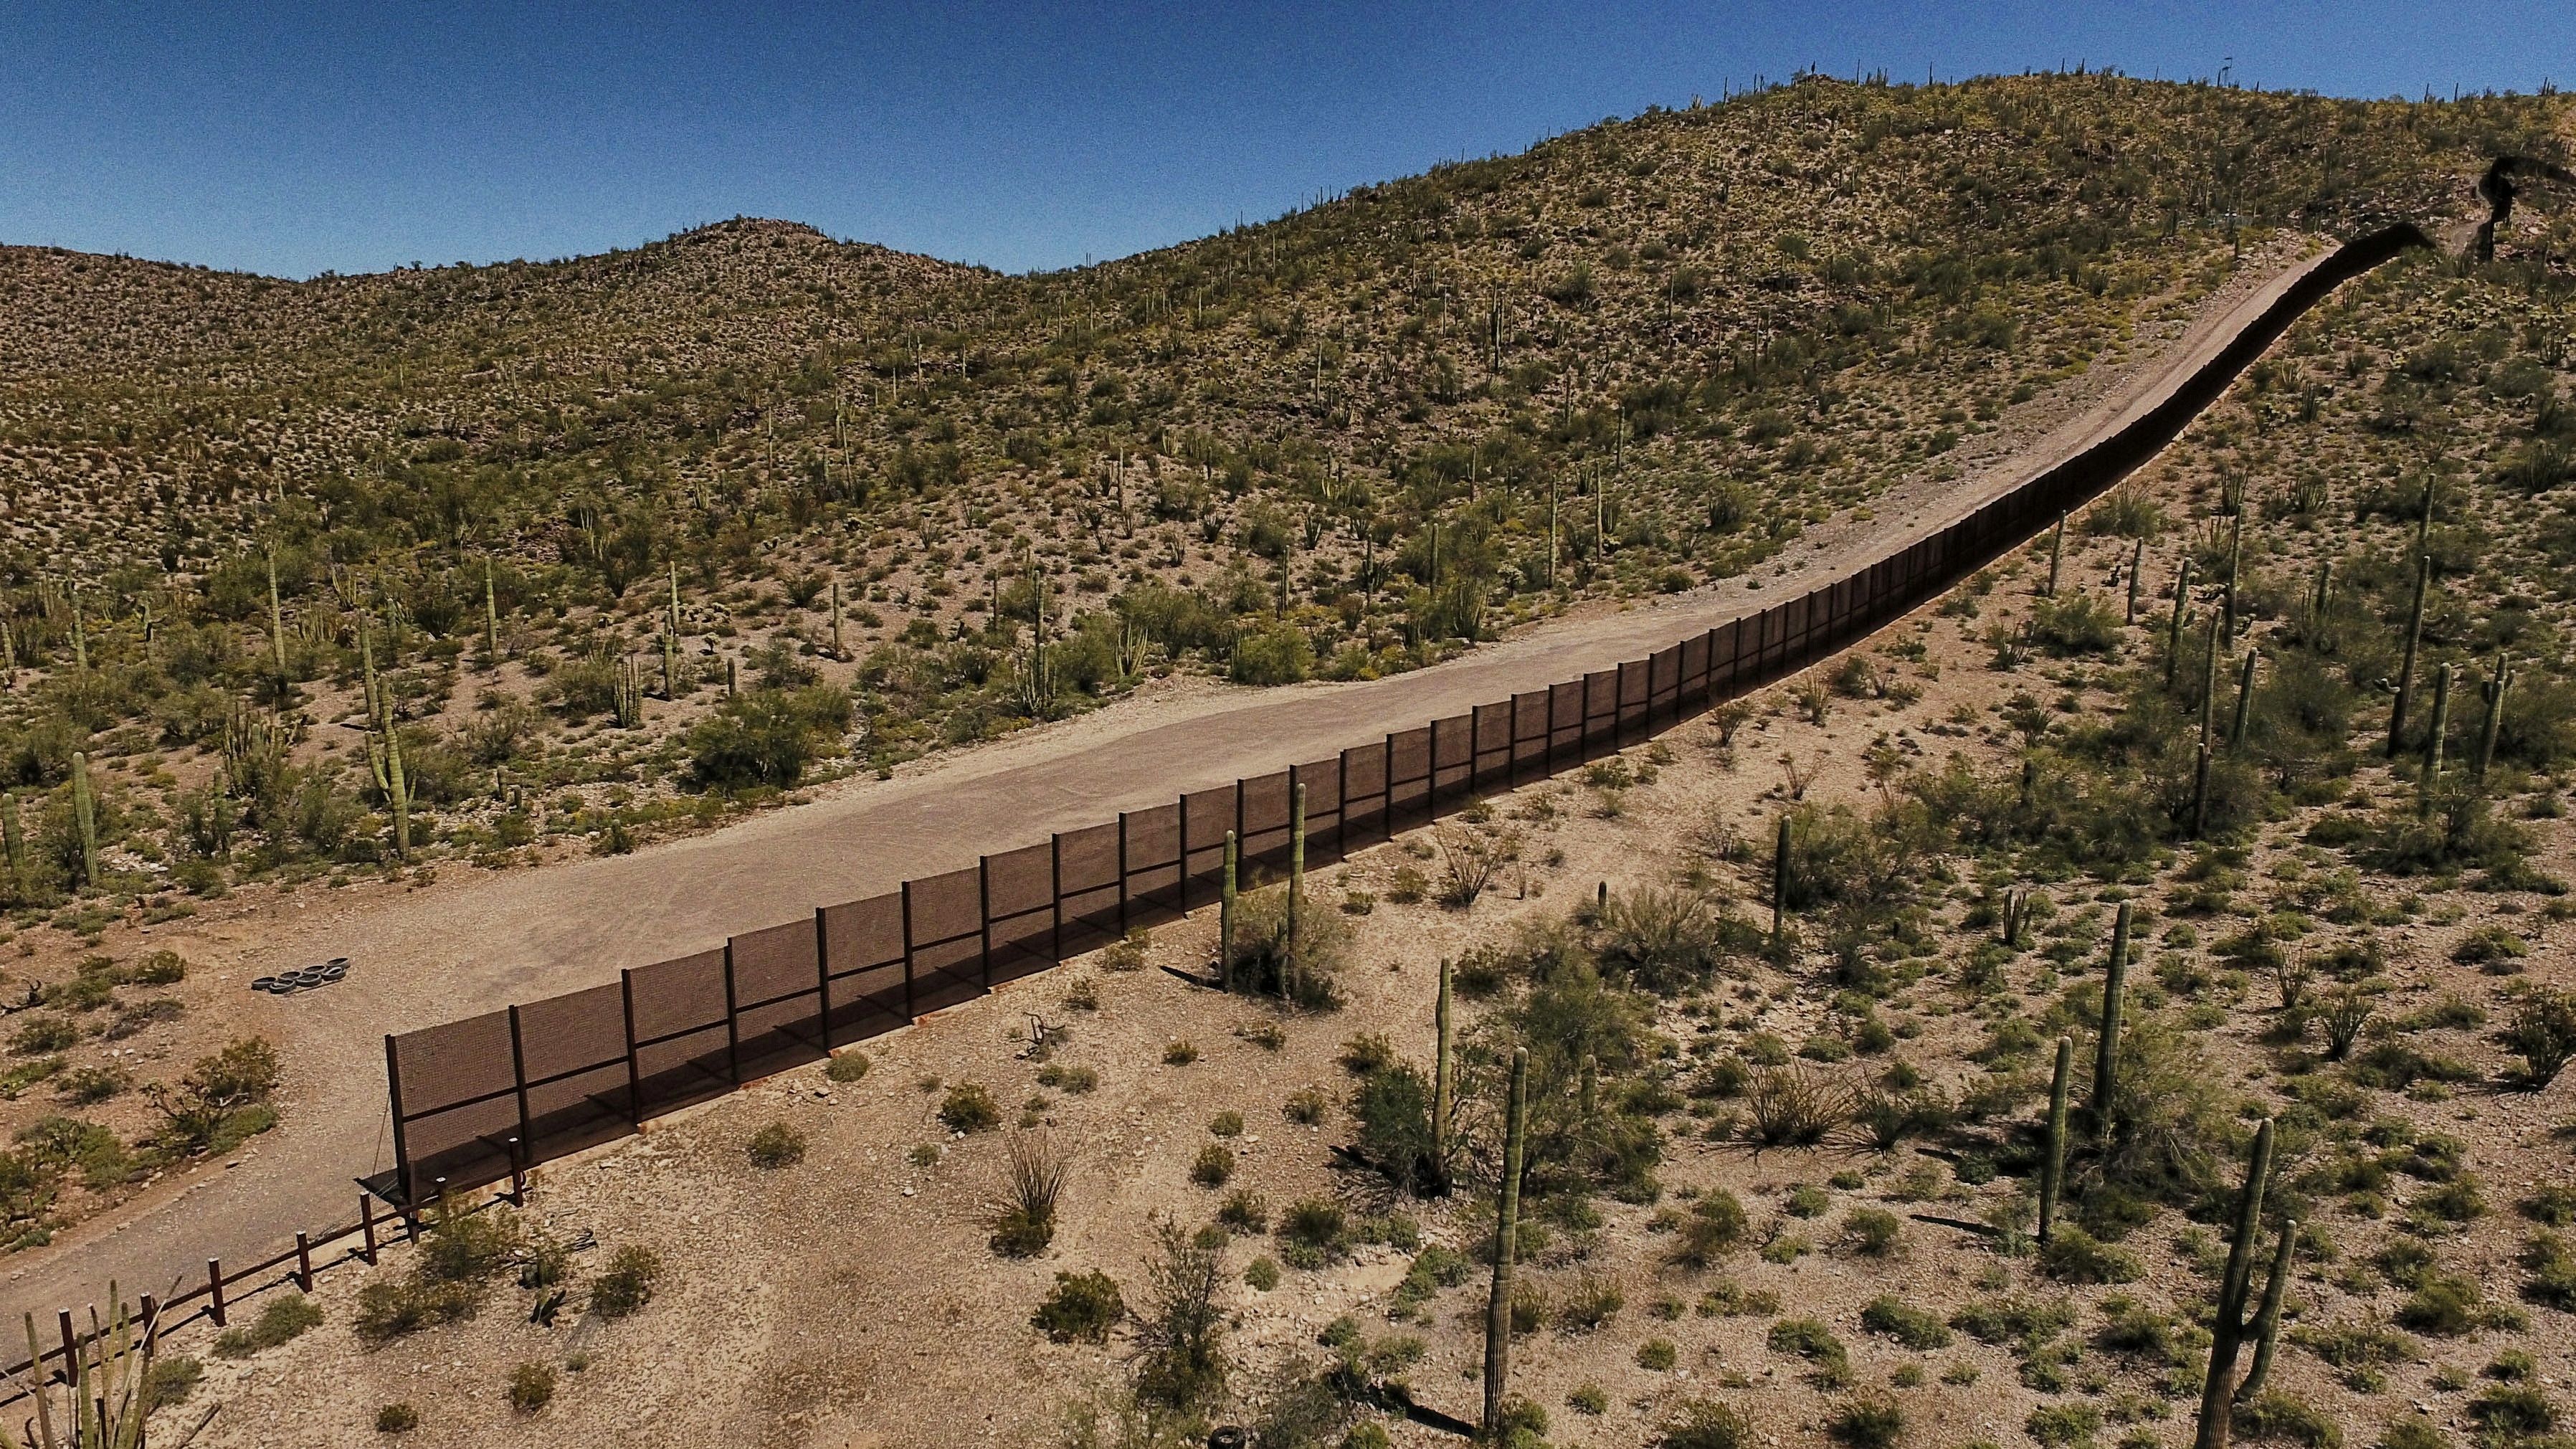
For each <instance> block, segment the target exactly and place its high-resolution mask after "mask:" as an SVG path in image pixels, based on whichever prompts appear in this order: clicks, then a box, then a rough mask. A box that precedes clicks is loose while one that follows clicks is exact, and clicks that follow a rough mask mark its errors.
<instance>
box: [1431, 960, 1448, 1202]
mask: <svg viewBox="0 0 2576 1449" xmlns="http://www.w3.org/2000/svg"><path fill="white" fill-rule="evenodd" d="M1431 1020H1432V1033H1433V1037H1434V1043H1435V1044H1434V1046H1433V1053H1434V1054H1433V1057H1432V1063H1431V1167H1432V1171H1433V1173H1434V1174H1435V1175H1436V1176H1437V1178H1438V1182H1439V1186H1440V1188H1441V1190H1442V1191H1444V1192H1445V1191H1447V1190H1448V1186H1449V1114H1450V1105H1449V1093H1450V1090H1451V1088H1450V1082H1449V958H1448V957H1446V956H1443V957H1441V958H1440V1004H1439V1006H1438V1007H1436V1008H1435V1009H1434V1010H1433V1012H1432V1018H1431Z"/></svg>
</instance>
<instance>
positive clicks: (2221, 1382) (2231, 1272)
mask: <svg viewBox="0 0 2576 1449" xmlns="http://www.w3.org/2000/svg"><path fill="white" fill-rule="evenodd" d="M2271 1174H2272V1119H2271V1118H2269V1117H2266V1118H2264V1119H2263V1125H2262V1126H2260V1127H2257V1128H2255V1129H2254V1153H2253V1158H2252V1160H2251V1161H2250V1162H2248V1163H2247V1164H2246V1167H2245V1187H2244V1190H2243V1191H2242V1192H2240V1193H2238V1194H2237V1198H2236V1235H2235V1237H2234V1239H2233V1241H2231V1242H2230V1244H2229V1245H2228V1249H2227V1275H2226V1276H2225V1277H2224V1278H2222V1279H2221V1280H2220V1281H2219V1287H2218V1313H2217V1317H2216V1320H2215V1321H2214V1322H2212V1323H2211V1325H2210V1337H2209V1372H2208V1374H2207V1376H2206V1377H2205V1378H2204V1379H2203V1380H2202V1383H2201V1390H2200V1427H2199V1428H2198V1429H2197V1430H2196V1431H2195V1432H2194V1433H2193V1435H2192V1441H2191V1442H2192V1449H2225V1446H2226V1444H2227V1438H2228V1432H2229V1430H2230V1428H2231V1427H2232V1420H2233V1410H2234V1408H2235V1403H2236V1383H2235V1379H2236V1355H2237V1352H2238V1350H2239V1349H2241V1348H2242V1347H2243V1346H2244V1342H2245V1326H2246V1325H2245V1293H2246V1290H2247V1288H2249V1287H2250V1286H2251V1280H2252V1278H2253V1276H2254V1239H2255V1238H2256V1237H2257V1236H2259V1235H2260V1233H2261V1231H2262V1226H2263V1189H2264V1187H2265V1185H2266V1183H2267V1181H2268V1180H2269V1178H2270V1177H2271Z"/></svg>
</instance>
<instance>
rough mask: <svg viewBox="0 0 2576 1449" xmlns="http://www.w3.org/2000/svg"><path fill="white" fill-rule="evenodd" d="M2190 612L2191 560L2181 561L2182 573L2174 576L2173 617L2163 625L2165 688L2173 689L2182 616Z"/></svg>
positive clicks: (2180, 659)
mask: <svg viewBox="0 0 2576 1449" xmlns="http://www.w3.org/2000/svg"><path fill="white" fill-rule="evenodd" d="M2190 610H2191V560H2190V559H2184V560H2183V561H2182V572H2180V573H2178V574H2175V575H2174V606H2173V617H2172V618H2171V619H2169V620H2167V621H2166V623H2165V688H2167V689H2171V688H2173V687H2174V670H2175V669H2176V668H2177V667H2178V666H2179V665H2180V664H2181V662H2182V621H2183V615H2185V614H2186V613H2188V612H2190Z"/></svg>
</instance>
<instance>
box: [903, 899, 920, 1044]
mask: <svg viewBox="0 0 2576 1449" xmlns="http://www.w3.org/2000/svg"><path fill="white" fill-rule="evenodd" d="M918 1015H919V1013H918V1011H917V1010H916V1009H915V1008H914V1006H913V995H912V882H910V881H905V882H904V883H903V1019H904V1020H905V1021H907V1022H908V1021H911V1020H913V1019H914V1018H915V1017H916V1016H918Z"/></svg>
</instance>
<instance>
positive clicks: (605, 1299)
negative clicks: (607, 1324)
mask: <svg viewBox="0 0 2576 1449" xmlns="http://www.w3.org/2000/svg"><path fill="white" fill-rule="evenodd" d="M661 1278H662V1257H661V1255H660V1254H659V1253H656V1252H654V1251H653V1250H652V1249H651V1248H648V1247H645V1246H643V1245H642V1244H640V1243H629V1244H627V1245H625V1246H624V1247H621V1248H619V1249H618V1250H617V1251H616V1252H614V1253H612V1254H610V1255H609V1258H608V1266H607V1268H606V1269H604V1270H602V1271H601V1273H600V1275H599V1276H598V1277H596V1278H593V1279H592V1280H591V1282H590V1306H591V1310H592V1311H593V1312H595V1313H597V1314H598V1315H599V1316H600V1317H602V1318H626V1317H629V1316H631V1315H633V1314H634V1313H636V1312H638V1311H639V1310H641V1309H642V1308H643V1307H644V1305H645V1304H647V1303H649V1302H651V1301H652V1299H653V1288H654V1285H655V1284H657V1283H659V1282H660V1281H661Z"/></svg>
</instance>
